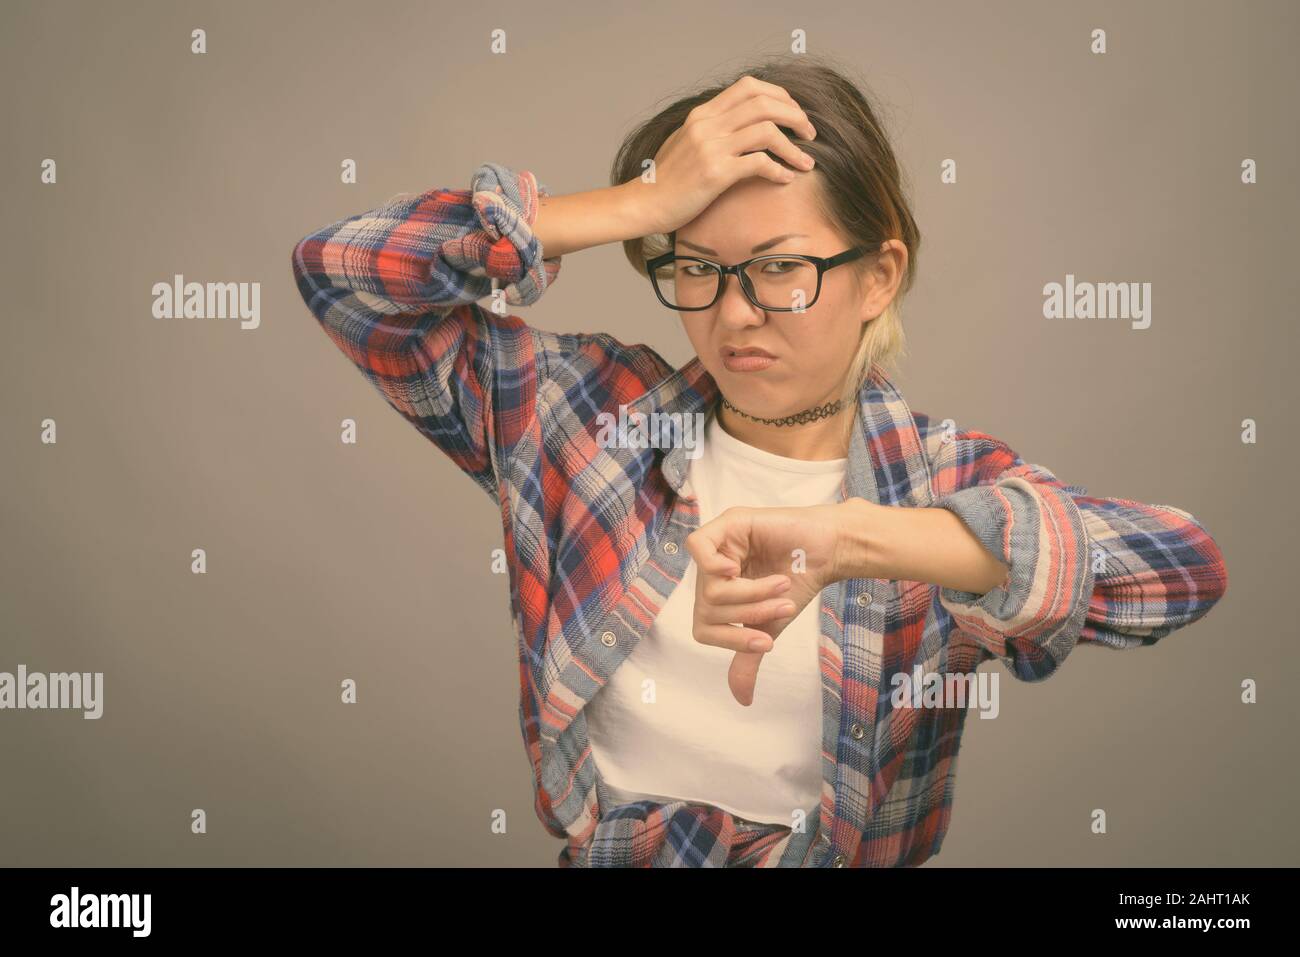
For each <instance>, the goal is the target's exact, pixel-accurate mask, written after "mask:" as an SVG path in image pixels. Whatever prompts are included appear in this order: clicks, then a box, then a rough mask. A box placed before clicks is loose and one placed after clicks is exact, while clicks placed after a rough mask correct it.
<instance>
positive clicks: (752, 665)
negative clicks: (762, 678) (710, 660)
mask: <svg viewBox="0 0 1300 957" xmlns="http://www.w3.org/2000/svg"><path fill="white" fill-rule="evenodd" d="M763 654H764V653H763V652H761V651H738V652H736V656H735V657H734V658H732V659H731V667H730V668H728V669H727V686H728V687H730V688H731V696H732V697H733V698H735V699H736V700H737V701H739V702H740V703H741V704H743V705H744V706H745V707H746V708H748V707H749V706H750V705H751V704H753V703H754V686H755V685H756V684H757V683H758V666H759V665H760V664H762V663H763Z"/></svg>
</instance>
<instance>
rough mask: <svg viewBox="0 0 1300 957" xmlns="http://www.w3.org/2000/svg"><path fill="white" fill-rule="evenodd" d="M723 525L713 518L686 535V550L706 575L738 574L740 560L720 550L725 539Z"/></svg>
mask: <svg viewBox="0 0 1300 957" xmlns="http://www.w3.org/2000/svg"><path fill="white" fill-rule="evenodd" d="M725 525H726V523H725V522H721V521H720V520H719V519H716V518H715V519H714V520H713V521H711V522H709V523H708V524H707V525H701V526H700V527H699V528H697V529H696V530H695V531H693V532H691V534H689V535H687V536H686V542H685V544H686V550H687V551H688V552H690V555H691V558H693V559H695V564H696V565H698V566H699V567H700V571H701V572H703V573H704V574H706V575H721V576H723V577H726V578H730V577H733V576H735V575H739V574H740V561H739V560H738V559H736V558H732V557H731V556H730V555H728V554H726V553H725V552H723V551H722V544H723V542H724V541H725V539H726V528H725Z"/></svg>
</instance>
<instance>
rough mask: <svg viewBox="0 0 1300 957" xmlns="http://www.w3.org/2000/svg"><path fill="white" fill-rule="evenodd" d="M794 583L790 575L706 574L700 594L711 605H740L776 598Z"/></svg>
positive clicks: (701, 584)
mask: <svg viewBox="0 0 1300 957" xmlns="http://www.w3.org/2000/svg"><path fill="white" fill-rule="evenodd" d="M791 585H792V582H791V580H790V576H789V575H768V576H767V577H766V578H740V577H733V578H726V577H724V576H721V575H706V576H705V577H704V579H703V580H702V581H701V583H700V596H701V597H702V598H703V599H704V600H705V601H706V602H708V603H709V604H710V605H740V604H744V603H747V602H752V601H763V600H764V599H765V598H775V597H776V596H778V595H780V594H781V593H782V592H785V591H788V590H789V589H790V587H791Z"/></svg>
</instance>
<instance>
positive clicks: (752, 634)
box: [693, 623, 775, 654]
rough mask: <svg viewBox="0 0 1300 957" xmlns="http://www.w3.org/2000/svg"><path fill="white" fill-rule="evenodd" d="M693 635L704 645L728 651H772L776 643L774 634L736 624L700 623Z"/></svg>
mask: <svg viewBox="0 0 1300 957" xmlns="http://www.w3.org/2000/svg"><path fill="white" fill-rule="evenodd" d="M693 636H694V638H695V640H696V641H698V642H699V643H700V644H702V645H711V646H712V647H714V648H726V649H727V650H728V651H745V652H751V651H752V652H758V653H760V654H761V653H762V652H765V651H771V650H772V646H773V645H774V644H775V643H774V642H773V641H772V636H771V635H768V634H764V633H763V632H761V631H759V630H758V629H756V628H739V627H737V626H735V625H709V624H703V623H698V624H696V626H695V629H694V632H693Z"/></svg>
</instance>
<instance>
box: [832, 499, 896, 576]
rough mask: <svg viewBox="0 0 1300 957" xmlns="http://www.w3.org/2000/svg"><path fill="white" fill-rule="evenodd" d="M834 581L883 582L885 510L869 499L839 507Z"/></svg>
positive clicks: (854, 501)
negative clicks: (882, 526)
mask: <svg viewBox="0 0 1300 957" xmlns="http://www.w3.org/2000/svg"><path fill="white" fill-rule="evenodd" d="M835 508H836V509H837V510H838V516H839V520H838V521H837V523H836V543H835V558H834V560H833V562H832V576H833V580H834V581H841V580H843V579H846V578H882V577H885V576H884V575H882V574H880V570H881V569H882V567H883V565H882V552H883V550H882V548H881V545H882V544H883V543H882V541H881V531H880V529H881V525H882V522H881V521H880V519H881V518H882V514H881V513H882V512H884V511H885V506H883V505H878V504H876V503H875V502H869V501H867V500H866V499H865V498H849V499H845V500H844V501H843V502H840V503H838V504H837V505H836V506H835Z"/></svg>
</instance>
